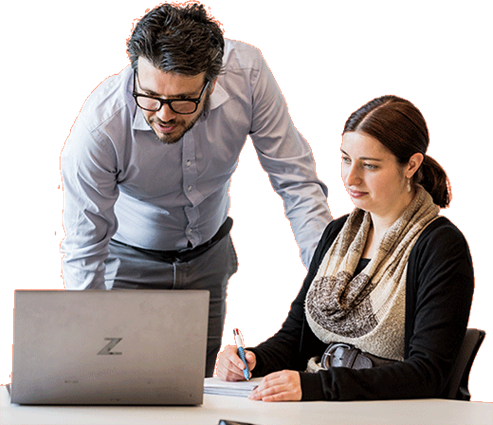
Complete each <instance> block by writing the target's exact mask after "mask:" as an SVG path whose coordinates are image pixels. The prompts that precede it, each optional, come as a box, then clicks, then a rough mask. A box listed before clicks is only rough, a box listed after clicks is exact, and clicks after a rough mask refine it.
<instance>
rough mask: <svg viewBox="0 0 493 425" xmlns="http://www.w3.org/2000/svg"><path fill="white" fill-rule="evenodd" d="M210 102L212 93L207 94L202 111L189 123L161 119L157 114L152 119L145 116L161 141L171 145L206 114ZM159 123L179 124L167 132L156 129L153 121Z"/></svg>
mask: <svg viewBox="0 0 493 425" xmlns="http://www.w3.org/2000/svg"><path fill="white" fill-rule="evenodd" d="M209 103H210V93H207V94H206V97H205V99H204V107H203V108H202V111H200V112H199V113H198V114H197V116H196V117H194V118H193V120H192V121H190V122H189V123H187V124H184V123H183V122H180V121H177V120H171V121H168V122H164V121H161V120H160V119H159V118H158V117H157V116H156V115H154V116H153V117H152V118H151V119H150V120H149V119H148V118H147V117H145V120H146V121H147V124H149V126H150V127H151V128H152V130H153V131H154V133H155V134H156V136H157V137H158V139H159V140H161V142H163V143H165V144H168V145H171V144H173V143H176V142H178V141H179V140H180V139H181V138H182V137H183V135H184V134H185V133H186V132H187V131H189V130H191V129H192V127H193V126H194V125H195V123H196V122H197V121H198V120H199V119H200V118H201V117H203V116H204V115H205V113H206V111H208V109H209ZM153 122H155V123H158V124H160V125H163V126H177V127H176V129H175V131H173V133H172V134H167V133H162V132H160V131H158V130H156V129H155V128H154V127H153V126H152V123H153Z"/></svg>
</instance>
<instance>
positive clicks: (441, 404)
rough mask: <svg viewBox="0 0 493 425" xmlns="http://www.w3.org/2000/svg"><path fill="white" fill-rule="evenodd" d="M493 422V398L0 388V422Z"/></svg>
mask: <svg viewBox="0 0 493 425" xmlns="http://www.w3.org/2000/svg"><path fill="white" fill-rule="evenodd" d="M219 419H230V420H236V421H243V422H250V423H252V424H258V425H269V424H279V425H281V424H282V425H290V424H296V425H309V424H322V423H323V424H327V425H330V424H338V425H344V424H352V425H354V424H358V425H365V424H372V425H374V424H378V425H385V424H392V425H401V424H412V425H428V424H430V425H436V424H443V425H455V424H457V425H469V424H471V425H483V424H485V425H493V403H480V402H466V401H451V400H407V401H368V402H304V403H301V402H292V403H263V402H258V401H252V400H248V399H247V398H240V397H227V396H216V395H205V396H204V404H203V405H201V406H190V407H173V406H151V407H144V406H137V407H136V406H21V405H17V404H11V403H10V396H9V394H8V392H7V389H6V388H5V387H0V424H1V425H12V424H16V425H17V424H19V425H20V424H22V425H29V424H50V425H55V424H63V425H69V424H70V425H71V424H84V425H87V424H94V425H104V424H115V425H125V424H139V425H140V424H146V425H147V424H149V425H152V424H160V425H162V424H167V425H173V424H178V425H180V424H187V425H193V424H201V425H208V424H210V425H217V424H218V422H219Z"/></svg>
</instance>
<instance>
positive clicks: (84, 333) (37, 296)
mask: <svg viewBox="0 0 493 425" xmlns="http://www.w3.org/2000/svg"><path fill="white" fill-rule="evenodd" d="M14 307H15V310H14V345H13V367H12V385H11V389H10V393H11V402H13V403H19V404H90V405H92V404H118V405H140V404H150V405H196V404H201V403H202V401H203V390H204V375H205V357H206V346H207V323H208V311H209V292H208V291H196V290H184V291H171V290H112V291H106V290H86V291H70V290H67V291H65V290H41V291H38V290H17V291H15V294H14Z"/></svg>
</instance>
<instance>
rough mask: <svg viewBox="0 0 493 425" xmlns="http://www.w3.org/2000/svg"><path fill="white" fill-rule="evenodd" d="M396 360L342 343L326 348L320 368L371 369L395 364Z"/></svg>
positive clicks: (332, 344)
mask: <svg viewBox="0 0 493 425" xmlns="http://www.w3.org/2000/svg"><path fill="white" fill-rule="evenodd" d="M395 361H396V360H390V359H384V358H382V357H377V356H374V355H372V354H370V353H366V352H364V351H361V350H360V349H358V348H356V347H354V346H352V345H349V344H343V343H338V342H337V343H334V342H333V343H331V344H329V345H328V346H327V349H326V350H325V353H324V355H323V356H322V359H321V362H320V364H321V366H322V367H324V368H325V369H328V368H329V367H348V368H350V369H371V368H373V367H378V366H382V365H386V364H391V363H395Z"/></svg>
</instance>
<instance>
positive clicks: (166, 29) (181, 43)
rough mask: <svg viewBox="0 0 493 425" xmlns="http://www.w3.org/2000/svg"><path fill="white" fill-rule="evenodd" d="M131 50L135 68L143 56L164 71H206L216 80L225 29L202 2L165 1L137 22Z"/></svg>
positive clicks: (194, 73) (128, 45)
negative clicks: (165, 2)
mask: <svg viewBox="0 0 493 425" xmlns="http://www.w3.org/2000/svg"><path fill="white" fill-rule="evenodd" d="M127 53H128V56H129V58H130V62H131V64H132V68H133V69H134V70H136V69H137V65H138V59H139V57H143V58H145V59H147V60H148V61H149V62H150V63H151V64H152V65H153V66H155V67H156V68H158V69H160V70H161V71H163V72H173V73H177V74H181V75H187V76H193V75H198V74H200V73H202V72H205V79H206V81H212V80H213V79H214V78H216V77H217V76H218V75H219V73H220V72H221V69H222V61H223V53H224V38H223V31H222V30H221V28H220V24H219V23H218V22H217V21H215V20H214V19H213V18H212V17H209V16H208V15H207V12H206V10H205V8H204V6H203V5H202V4H200V3H192V2H187V3H186V4H184V5H172V4H163V5H161V6H158V7H156V8H155V9H153V10H151V11H150V12H148V13H147V14H146V15H144V17H143V18H142V19H141V20H140V21H139V22H138V23H137V25H136V26H135V28H134V30H133V32H132V35H131V36H130V38H129V39H128V41H127Z"/></svg>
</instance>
